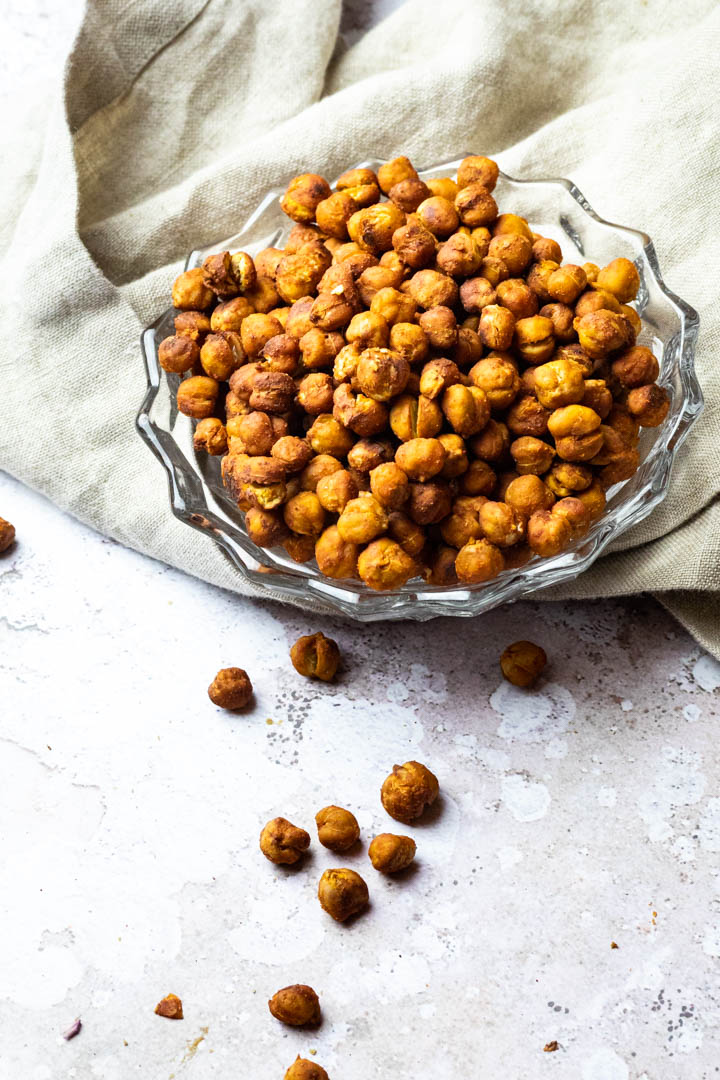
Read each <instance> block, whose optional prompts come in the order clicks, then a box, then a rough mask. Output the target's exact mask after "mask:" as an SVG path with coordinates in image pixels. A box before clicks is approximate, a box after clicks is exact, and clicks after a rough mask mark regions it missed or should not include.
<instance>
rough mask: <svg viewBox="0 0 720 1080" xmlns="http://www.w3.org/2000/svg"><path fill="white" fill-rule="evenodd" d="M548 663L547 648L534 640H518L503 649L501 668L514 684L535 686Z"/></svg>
mask: <svg viewBox="0 0 720 1080" xmlns="http://www.w3.org/2000/svg"><path fill="white" fill-rule="evenodd" d="M546 664H547V656H546V654H545V650H544V649H541V648H540V646H539V645H535V644H534V643H533V642H532V641H516V642H514V643H513V644H512V645H508V647H507V648H506V649H505V650H504V651H503V654H502V656H501V657H500V670H501V671H502V673H503V675H504V677H505V678H506V679H507V681H508V682H509V683H512V684H513V686H522V687H523V688H524V689H527V688H528V687H530V686H534V685H535V683H536V682H537V681H538V679H539V678H540V676H541V675H542V673H543V670H544V668H545V665H546Z"/></svg>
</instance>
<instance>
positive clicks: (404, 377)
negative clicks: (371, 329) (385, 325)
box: [356, 349, 410, 401]
mask: <svg viewBox="0 0 720 1080" xmlns="http://www.w3.org/2000/svg"><path fill="white" fill-rule="evenodd" d="M409 375H410V366H409V364H408V362H407V360H406V359H405V358H404V357H403V356H401V355H400V354H399V353H396V352H393V350H392V349H365V350H364V351H363V352H362V353H361V355H360V359H359V360H358V366H357V372H356V377H357V381H358V384H359V386H360V388H361V390H362V391H363V393H364V394H367V396H368V397H370V398H372V399H373V400H374V401H389V400H390V399H391V398H393V397H396V396H397V395H398V394H401V393H402V391H403V390H404V389H405V386H406V385H407V381H408V378H409Z"/></svg>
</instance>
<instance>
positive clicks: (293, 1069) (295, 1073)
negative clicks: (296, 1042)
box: [284, 1055, 330, 1080]
mask: <svg viewBox="0 0 720 1080" xmlns="http://www.w3.org/2000/svg"><path fill="white" fill-rule="evenodd" d="M284 1080H330V1077H329V1076H328V1074H327V1073H326V1072H325V1070H324V1069H323V1067H322V1065H318V1064H317V1062H316V1061H308V1059H307V1058H301V1057H300V1056H299V1055H298V1057H297V1058H296V1059H295V1061H294V1062H293V1063H292V1065H291V1066H290V1068H289V1069H288V1070H287V1072H286V1073H285V1078H284Z"/></svg>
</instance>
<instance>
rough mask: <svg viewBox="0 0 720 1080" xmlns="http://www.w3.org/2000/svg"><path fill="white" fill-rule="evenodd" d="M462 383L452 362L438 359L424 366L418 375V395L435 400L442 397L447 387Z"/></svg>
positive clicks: (457, 369) (459, 374)
mask: <svg viewBox="0 0 720 1080" xmlns="http://www.w3.org/2000/svg"><path fill="white" fill-rule="evenodd" d="M461 381H462V375H461V373H460V369H459V367H458V366H457V364H455V363H454V362H453V361H452V360H447V359H445V358H444V357H439V358H438V359H437V360H431V361H430V362H429V363H427V364H426V365H425V367H424V368H423V369H422V372H421V374H420V393H421V394H423V395H424V396H425V397H427V398H430V399H431V400H433V401H434V400H435V399H436V398H439V397H441V396H442V394H443V393H444V392H445V390H447V388H448V387H449V386H454V385H455V383H459V382H461Z"/></svg>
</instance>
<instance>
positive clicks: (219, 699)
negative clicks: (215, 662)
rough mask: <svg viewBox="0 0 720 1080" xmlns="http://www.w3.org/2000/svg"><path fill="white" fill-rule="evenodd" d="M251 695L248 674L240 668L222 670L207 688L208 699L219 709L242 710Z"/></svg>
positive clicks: (251, 690)
mask: <svg viewBox="0 0 720 1080" xmlns="http://www.w3.org/2000/svg"><path fill="white" fill-rule="evenodd" d="M252 694H253V688H252V683H251V682H250V679H249V678H248V673H247V672H246V671H244V670H243V669H242V668H222V670H221V671H218V673H217V675H216V676H215V678H214V679H213V681H212V682H211V683H210V686H209V687H208V697H209V698H210V700H211V701H212V703H213V704H214V705H218V706H219V707H220V708H221V709H229V710H231V711H234V710H236V709H244V708H245V707H246V706H247V705H248V704H249V702H250V700H251V698H252Z"/></svg>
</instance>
